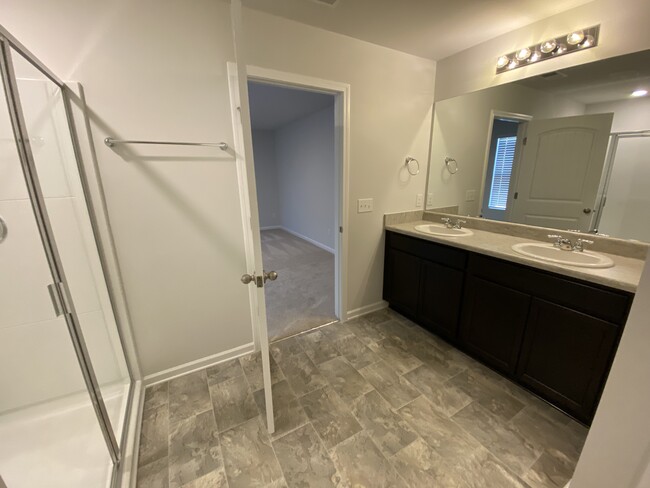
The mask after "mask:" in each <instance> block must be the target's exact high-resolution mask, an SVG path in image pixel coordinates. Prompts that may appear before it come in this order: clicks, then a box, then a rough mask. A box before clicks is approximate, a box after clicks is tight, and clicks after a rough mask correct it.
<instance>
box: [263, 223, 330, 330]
mask: <svg viewBox="0 0 650 488" xmlns="http://www.w3.org/2000/svg"><path fill="white" fill-rule="evenodd" d="M261 235H262V257H263V259H264V268H265V269H266V270H267V271H269V270H275V271H277V272H278V279H277V280H276V281H273V282H267V286H266V287H264V293H265V295H266V317H267V322H268V331H269V339H270V340H275V339H281V338H284V337H288V336H290V335H294V334H297V333H299V332H304V331H306V330H309V329H313V328H314V327H317V326H319V325H323V324H327V323H329V322H333V321H335V320H337V319H336V315H335V314H334V254H332V253H330V252H327V251H325V250H323V249H321V248H319V247H316V246H314V245H313V244H311V243H309V242H307V241H305V240H304V239H300V238H299V237H296V236H294V235H293V234H290V233H288V232H287V231H285V230H282V229H272V230H264V231H262V233H261Z"/></svg>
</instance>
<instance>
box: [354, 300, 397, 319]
mask: <svg viewBox="0 0 650 488" xmlns="http://www.w3.org/2000/svg"><path fill="white" fill-rule="evenodd" d="M384 308H388V302H386V301H384V300H380V301H378V302H375V303H371V304H370V305H364V306H363V307H359V308H355V309H354V310H350V311H349V312H348V315H347V319H348V320H352V319H356V318H357V317H361V316H362V315H366V314H369V313H371V312H376V311H377V310H383V309H384Z"/></svg>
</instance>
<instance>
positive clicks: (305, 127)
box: [255, 105, 336, 251]
mask: <svg viewBox="0 0 650 488" xmlns="http://www.w3.org/2000/svg"><path fill="white" fill-rule="evenodd" d="M335 156H336V155H335V146H334V105H332V106H330V107H327V108H325V109H323V110H320V111H318V112H316V113H314V114H311V115H308V116H307V117H303V118H301V119H298V120H294V121H293V122H290V123H288V124H286V125H284V126H282V127H279V128H278V129H277V130H276V131H275V159H276V162H277V165H278V179H279V195H280V214H281V222H282V226H283V227H285V228H286V229H288V230H290V231H293V232H296V233H298V234H300V235H301V236H305V237H307V238H309V239H311V240H313V241H316V242H318V243H320V244H321V245H323V246H325V247H327V248H329V249H331V250H332V251H333V250H334V247H335V236H336V233H335V232H334V230H335V224H336V177H335V163H336V160H335ZM255 158H257V153H255ZM255 164H256V167H257V162H256V163H255ZM256 176H257V175H256Z"/></svg>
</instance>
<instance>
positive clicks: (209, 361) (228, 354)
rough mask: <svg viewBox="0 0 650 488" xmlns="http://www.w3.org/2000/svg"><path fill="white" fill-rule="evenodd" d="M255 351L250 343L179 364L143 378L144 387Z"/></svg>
mask: <svg viewBox="0 0 650 488" xmlns="http://www.w3.org/2000/svg"><path fill="white" fill-rule="evenodd" d="M254 350H255V346H254V344H253V343H252V342H249V343H248V344H244V345H242V346H237V347H234V348H232V349H229V350H227V351H223V352H220V353H217V354H213V355H212V356H206V357H204V358H201V359H197V360H195V361H190V362H189V363H185V364H181V365H179V366H174V367H173V368H169V369H166V370H164V371H160V372H158V373H154V374H150V375H148V376H145V377H144V386H145V387H146V386H151V385H155V384H156V383H162V382H163V381H167V380H170V379H172V378H176V377H177V376H183V375H185V374H188V373H193V372H194V371H198V370H200V369H204V368H207V367H209V366H214V365H215V364H219V363H223V362H224V361H228V360H229V359H233V358H237V357H239V356H245V355H246V354H250V353H251V352H253V351H254Z"/></svg>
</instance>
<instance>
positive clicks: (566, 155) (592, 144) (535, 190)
mask: <svg viewBox="0 0 650 488" xmlns="http://www.w3.org/2000/svg"><path fill="white" fill-rule="evenodd" d="M613 117H614V114H611V113H609V114H597V115H580V116H575V117H561V118H556V119H543V120H531V121H530V122H529V123H528V127H527V131H526V137H525V139H524V145H523V150H522V156H521V161H520V163H519V169H518V175H517V182H516V185H515V187H514V188H513V189H512V192H513V193H512V213H511V221H512V222H519V223H522V224H529V225H537V226H542V227H553V228H557V229H576V230H581V231H585V232H586V231H589V230H591V223H592V219H593V216H594V208H595V206H596V199H597V196H598V186H599V184H600V178H601V175H602V172H603V165H604V164H605V155H606V152H607V143H608V140H609V133H610V131H611V127H612V119H613Z"/></svg>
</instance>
